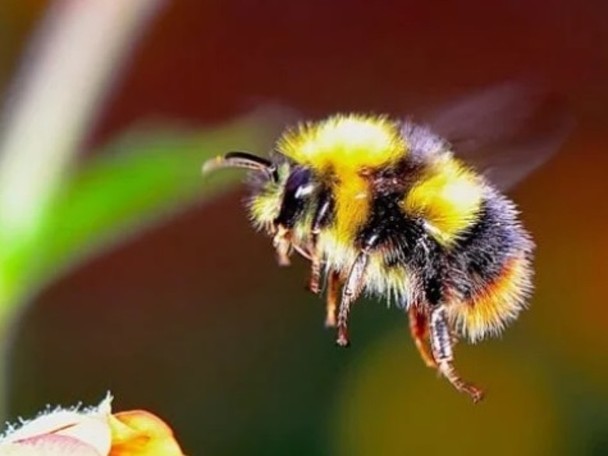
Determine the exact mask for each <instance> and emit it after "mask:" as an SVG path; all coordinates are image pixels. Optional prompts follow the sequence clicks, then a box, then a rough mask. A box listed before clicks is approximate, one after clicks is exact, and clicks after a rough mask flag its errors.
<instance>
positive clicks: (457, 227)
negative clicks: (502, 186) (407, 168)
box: [403, 154, 483, 245]
mask: <svg viewBox="0 0 608 456" xmlns="http://www.w3.org/2000/svg"><path fill="white" fill-rule="evenodd" d="M482 194H483V183H482V182H481V180H480V179H479V177H478V176H477V175H476V174H474V173H473V172H472V171H470V170H468V169H467V168H465V167H464V166H463V165H462V164H461V163H460V162H458V161H457V160H456V159H454V158H453V157H451V156H450V155H447V154H445V155H443V156H441V157H439V158H438V159H437V161H435V162H434V163H432V164H431V165H430V166H429V169H428V170H426V171H425V173H424V175H423V176H422V177H421V178H420V180H419V181H418V183H417V184H415V185H414V186H413V187H412V189H411V190H410V191H409V192H408V193H407V195H406V196H405V200H404V202H403V207H404V210H405V211H406V213H407V214H409V215H413V216H417V217H422V218H423V219H424V220H425V221H426V223H427V225H428V226H427V228H428V229H429V231H430V233H431V235H432V236H433V237H434V238H435V239H436V240H437V241H438V242H440V243H441V244H443V245H450V244H452V243H453V242H454V241H456V240H457V239H458V236H459V235H460V234H461V233H462V231H463V230H465V229H466V228H468V227H469V226H470V225H471V224H472V223H475V222H476V221H477V214H478V212H479V208H480V205H481V201H482Z"/></svg>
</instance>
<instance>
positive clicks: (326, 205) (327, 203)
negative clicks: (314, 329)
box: [308, 188, 334, 294]
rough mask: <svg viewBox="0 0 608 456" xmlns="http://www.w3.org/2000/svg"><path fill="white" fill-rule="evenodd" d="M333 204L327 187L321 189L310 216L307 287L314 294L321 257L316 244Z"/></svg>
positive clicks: (317, 286)
mask: <svg viewBox="0 0 608 456" xmlns="http://www.w3.org/2000/svg"><path fill="white" fill-rule="evenodd" d="M333 204H334V203H333V199H332V195H331V192H330V191H329V190H328V189H327V188H323V189H321V191H320V192H319V196H318V204H317V207H316V209H315V212H314V215H313V218H312V225H311V227H310V241H309V246H308V251H309V252H310V261H311V267H310V280H309V282H308V289H309V290H310V291H312V292H313V293H315V294H318V293H319V291H320V287H319V283H320V282H321V264H322V259H321V254H320V252H319V246H318V241H319V234H320V233H321V229H322V228H323V226H325V225H326V224H327V223H328V221H329V218H330V216H331V213H332V211H333Z"/></svg>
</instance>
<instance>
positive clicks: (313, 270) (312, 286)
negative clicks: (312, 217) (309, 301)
mask: <svg viewBox="0 0 608 456" xmlns="http://www.w3.org/2000/svg"><path fill="white" fill-rule="evenodd" d="M311 238H312V239H311V241H310V245H309V247H308V251H309V252H310V279H309V280H308V289H309V290H310V291H311V292H312V293H314V294H319V291H321V287H320V285H319V284H320V283H321V258H320V256H319V252H318V250H317V234H315V233H312V236H311Z"/></svg>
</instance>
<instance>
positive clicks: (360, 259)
mask: <svg viewBox="0 0 608 456" xmlns="http://www.w3.org/2000/svg"><path fill="white" fill-rule="evenodd" d="M367 262H368V253H367V252H366V251H362V252H361V253H359V255H358V256H357V258H356V259H355V262H354V263H353V265H352V267H351V269H350V272H349V273H348V278H347V279H346V283H345V284H344V288H343V289H342V299H341V301H340V307H339V308H338V324H337V326H338V338H337V339H336V343H337V344H338V345H340V346H341V347H347V346H348V345H349V343H350V342H349V340H348V314H349V313H350V306H351V304H352V303H353V302H355V300H356V299H357V298H358V297H359V295H360V294H361V291H362V290H363V283H364V282H363V279H364V276H365V269H366V267H367Z"/></svg>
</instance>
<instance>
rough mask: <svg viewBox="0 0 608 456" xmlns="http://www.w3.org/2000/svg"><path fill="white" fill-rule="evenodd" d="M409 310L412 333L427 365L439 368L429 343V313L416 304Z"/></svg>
mask: <svg viewBox="0 0 608 456" xmlns="http://www.w3.org/2000/svg"><path fill="white" fill-rule="evenodd" d="M407 312H408V316H409V320H410V333H411V335H412V339H414V343H415V344H416V348H417V349H418V353H419V354H420V357H421V358H422V361H423V362H424V364H426V366H427V367H432V368H437V363H436V362H435V358H434V357H433V353H432V352H431V350H430V348H429V346H428V345H427V340H428V338H429V319H428V315H427V314H426V313H425V312H423V311H422V310H421V309H418V308H416V306H411V307H410V308H409V309H408V311H407Z"/></svg>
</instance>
